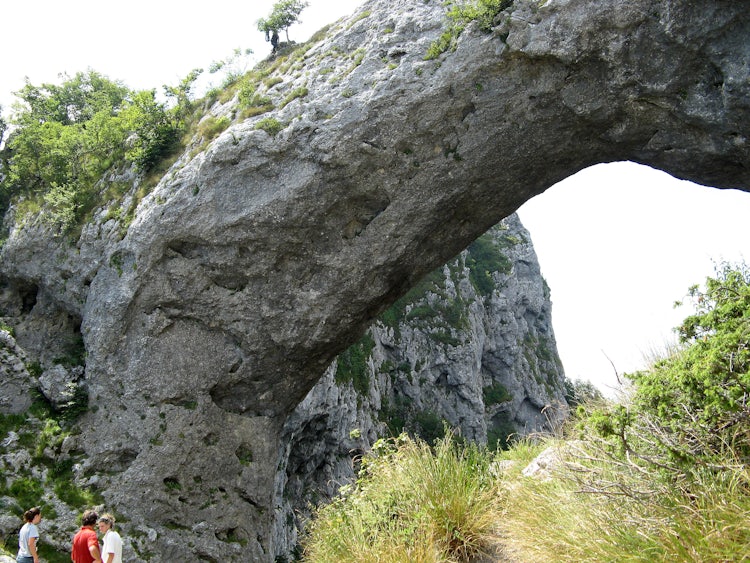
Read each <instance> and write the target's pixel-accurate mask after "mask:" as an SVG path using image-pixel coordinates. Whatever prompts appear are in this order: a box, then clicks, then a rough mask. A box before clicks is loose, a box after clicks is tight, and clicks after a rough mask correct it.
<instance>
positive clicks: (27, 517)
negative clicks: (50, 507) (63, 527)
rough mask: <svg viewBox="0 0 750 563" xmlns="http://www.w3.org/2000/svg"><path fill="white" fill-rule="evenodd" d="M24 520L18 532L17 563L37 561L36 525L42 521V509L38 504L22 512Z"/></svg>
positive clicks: (37, 534) (36, 562) (33, 562)
mask: <svg viewBox="0 0 750 563" xmlns="http://www.w3.org/2000/svg"><path fill="white" fill-rule="evenodd" d="M23 519H24V522H26V523H25V524H24V525H23V527H22V528H21V531H20V532H18V556H17V557H16V561H18V563H39V554H38V553H37V551H36V542H37V541H39V529H38V528H37V526H38V525H39V522H41V521H42V511H41V510H40V509H39V507H38V506H35V507H34V508H30V509H29V510H27V511H26V512H24V513H23Z"/></svg>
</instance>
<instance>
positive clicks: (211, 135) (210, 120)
mask: <svg viewBox="0 0 750 563" xmlns="http://www.w3.org/2000/svg"><path fill="white" fill-rule="evenodd" d="M230 124H231V121H230V119H229V118H228V117H227V116H226V115H223V116H221V117H215V116H213V115H211V116H208V117H206V118H205V119H204V120H202V121H201V122H200V124H199V125H198V133H199V134H200V135H201V136H202V137H203V139H204V140H205V141H210V140H212V139H215V138H216V137H218V136H219V135H220V134H221V133H222V132H223V131H225V130H226V129H227V127H229V125H230Z"/></svg>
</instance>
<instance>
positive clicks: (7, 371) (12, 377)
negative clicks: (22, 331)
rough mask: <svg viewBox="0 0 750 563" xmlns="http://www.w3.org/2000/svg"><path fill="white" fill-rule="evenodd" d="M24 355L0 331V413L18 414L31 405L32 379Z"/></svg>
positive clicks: (11, 339)
mask: <svg viewBox="0 0 750 563" xmlns="http://www.w3.org/2000/svg"><path fill="white" fill-rule="evenodd" d="M25 360H26V355H25V353H24V351H23V350H22V349H21V348H20V347H19V346H18V344H17V343H16V340H15V338H13V337H12V336H11V335H10V334H9V333H8V332H6V331H5V330H0V412H1V413H6V414H18V413H22V412H24V411H26V409H28V408H29V406H30V405H31V396H30V395H29V389H30V388H31V387H32V386H33V383H34V382H33V379H32V377H31V375H29V372H28V371H27V369H26V364H25Z"/></svg>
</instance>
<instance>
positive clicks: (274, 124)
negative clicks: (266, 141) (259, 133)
mask: <svg viewBox="0 0 750 563" xmlns="http://www.w3.org/2000/svg"><path fill="white" fill-rule="evenodd" d="M255 128H256V129H261V130H263V131H265V132H266V133H268V134H269V135H271V137H275V136H276V134H277V133H278V132H279V131H281V130H282V129H283V128H284V125H282V123H281V122H280V121H279V120H278V119H276V118H275V117H265V118H263V119H261V120H260V121H258V123H256V124H255Z"/></svg>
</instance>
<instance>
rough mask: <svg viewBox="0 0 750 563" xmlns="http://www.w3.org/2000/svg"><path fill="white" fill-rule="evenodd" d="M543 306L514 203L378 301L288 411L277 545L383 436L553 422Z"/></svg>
mask: <svg viewBox="0 0 750 563" xmlns="http://www.w3.org/2000/svg"><path fill="white" fill-rule="evenodd" d="M550 309H551V304H550V295H549V290H548V288H547V286H546V284H545V282H544V279H543V278H542V275H541V272H540V269H539V264H538V262H537V259H536V255H535V253H534V249H533V246H532V243H531V239H530V237H529V233H528V232H527V231H526V230H525V229H524V228H523V226H522V225H521V223H520V221H519V219H518V217H517V215H515V214H514V215H511V216H510V217H508V218H507V219H505V220H503V221H502V222H501V223H500V224H499V225H497V226H496V227H494V228H493V229H491V230H490V231H488V232H487V233H486V234H485V235H482V237H480V238H479V239H478V240H477V241H476V242H474V243H473V244H472V245H471V246H470V247H469V249H468V250H466V251H464V252H462V253H461V254H460V255H459V257H458V258H456V259H455V260H453V261H451V262H450V263H448V264H446V265H445V266H443V267H441V268H439V269H437V270H436V271H434V272H432V273H431V274H429V275H428V276H427V277H426V278H425V279H423V280H422V281H421V282H420V283H419V284H418V285H417V286H416V287H415V288H414V289H412V290H411V291H410V292H409V293H408V294H407V295H406V296H404V297H403V298H402V299H400V300H399V301H398V302H397V303H396V304H395V305H394V306H392V307H391V308H390V309H388V310H387V311H386V312H385V313H383V315H381V316H380V318H379V319H378V321H376V322H375V324H373V325H372V326H371V327H370V329H369V330H368V332H367V333H366V335H365V336H364V337H363V338H362V339H361V340H360V341H359V342H358V343H356V344H354V345H353V346H351V347H350V348H349V349H348V350H347V351H346V352H344V353H343V354H342V355H340V356H339V357H338V358H337V360H336V361H335V362H334V363H333V364H332V365H331V367H329V368H328V369H327V370H326V373H325V375H324V376H323V378H322V379H321V380H320V381H319V382H318V383H317V384H316V385H315V387H313V389H312V390H311V391H310V393H309V394H308V395H307V397H305V399H304V400H303V401H302V403H300V405H299V406H298V407H297V408H296V409H295V410H294V412H293V413H292V415H291V416H290V417H289V418H288V419H287V421H286V424H285V426H284V431H283V436H282V448H283V455H282V456H281V458H282V465H281V466H280V469H279V472H278V474H277V476H276V500H275V506H276V507H277V511H278V517H277V520H276V536H275V545H288V546H290V547H293V546H294V545H295V544H296V541H297V539H298V536H297V532H298V530H299V529H301V528H302V525H303V523H304V521H305V518H306V516H307V515H308V513H309V507H310V506H314V505H316V504H318V503H320V502H324V501H325V500H328V499H330V498H331V497H332V496H333V495H334V494H335V492H336V491H337V490H338V488H339V487H340V486H341V485H343V484H346V483H348V482H350V481H351V479H353V478H354V476H355V471H356V465H357V458H358V457H359V456H361V455H362V454H363V453H364V452H366V451H368V450H369V449H370V446H371V445H372V443H373V442H374V441H375V440H376V439H378V438H380V437H383V436H393V435H398V434H399V433H400V432H402V431H407V432H410V433H412V434H416V435H419V436H421V437H422V438H423V439H425V440H432V439H434V438H436V437H438V436H441V435H442V434H443V431H444V424H447V425H449V426H450V427H451V428H453V429H456V430H457V431H458V432H459V433H460V435H461V436H462V437H464V438H466V439H469V440H472V441H475V442H478V443H481V444H489V446H490V447H497V446H498V445H500V446H502V445H503V444H505V442H506V441H507V440H508V438H509V436H510V435H512V434H517V435H526V434H528V433H531V432H536V431H549V430H552V429H554V428H555V427H556V426H557V425H558V424H559V423H560V422H561V420H562V419H563V418H564V417H565V415H566V414H567V403H566V400H565V396H564V385H563V384H564V374H563V370H562V366H561V364H560V360H559V358H558V355H557V348H556V344H555V338H554V333H553V330H552V322H551V311H550ZM292 522H294V525H291V524H292Z"/></svg>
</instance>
